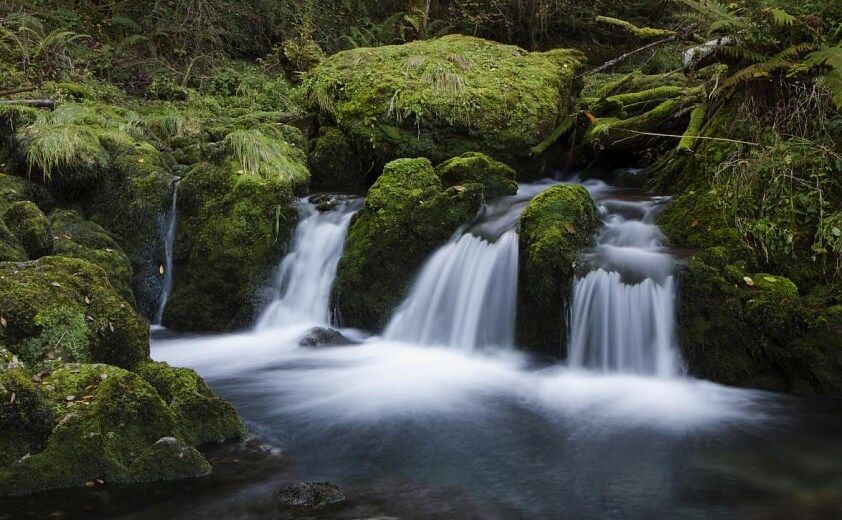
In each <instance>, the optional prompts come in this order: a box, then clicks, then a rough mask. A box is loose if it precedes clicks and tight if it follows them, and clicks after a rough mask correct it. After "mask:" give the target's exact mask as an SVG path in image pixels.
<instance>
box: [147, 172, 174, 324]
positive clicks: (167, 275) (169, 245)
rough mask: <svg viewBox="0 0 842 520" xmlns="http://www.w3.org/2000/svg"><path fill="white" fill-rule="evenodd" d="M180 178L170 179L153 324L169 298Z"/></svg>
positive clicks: (162, 312)
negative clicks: (160, 281) (160, 282)
mask: <svg viewBox="0 0 842 520" xmlns="http://www.w3.org/2000/svg"><path fill="white" fill-rule="evenodd" d="M179 181H181V179H180V178H175V179H174V180H173V181H172V187H171V189H172V202H170V210H169V212H168V213H167V220H166V224H165V226H164V282H163V283H162V284H161V294H160V295H158V305H157V307H156V309H155V317H154V318H153V320H152V324H153V325H160V324H161V322H162V321H163V319H164V309H165V308H166V307H167V301H168V300H169V299H170V294H171V293H172V286H173V247H174V245H175V232H176V230H177V229H178V211H177V208H178V183H179Z"/></svg>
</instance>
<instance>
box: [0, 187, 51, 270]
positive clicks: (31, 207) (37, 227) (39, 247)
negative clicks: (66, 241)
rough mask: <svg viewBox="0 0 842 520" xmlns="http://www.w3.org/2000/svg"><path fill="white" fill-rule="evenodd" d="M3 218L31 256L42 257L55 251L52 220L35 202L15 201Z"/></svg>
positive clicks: (34, 257) (33, 257)
mask: <svg viewBox="0 0 842 520" xmlns="http://www.w3.org/2000/svg"><path fill="white" fill-rule="evenodd" d="M3 220H4V221H5V222H6V226H8V229H9V231H11V232H12V234H13V235H14V236H15V238H16V239H17V241H18V243H19V244H20V245H21V247H23V250H24V251H26V254H27V256H28V257H29V258H32V259H36V258H41V257H42V256H46V255H49V254H50V253H51V252H52V251H53V233H52V230H51V229H50V221H49V219H47V217H45V216H44V214H43V213H41V210H40V209H38V206H36V205H35V203H33V202H30V201H28V200H25V201H20V202H13V203H12V204H10V205H9V207H8V208H7V209H6V212H5V213H4V214H3Z"/></svg>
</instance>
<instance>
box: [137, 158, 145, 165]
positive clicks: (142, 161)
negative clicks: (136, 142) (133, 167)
mask: <svg viewBox="0 0 842 520" xmlns="http://www.w3.org/2000/svg"><path fill="white" fill-rule="evenodd" d="M137 162H139V163H140V164H143V163H145V162H146V160H145V159H144V158H143V157H141V158H140V159H138V160H137Z"/></svg>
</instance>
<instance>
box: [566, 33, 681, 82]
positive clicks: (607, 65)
mask: <svg viewBox="0 0 842 520" xmlns="http://www.w3.org/2000/svg"><path fill="white" fill-rule="evenodd" d="M677 39H678V35H677V34H673V35H672V36H670V37H668V38H664V39H662V40H658V41H656V42H652V43H648V44H646V45H644V46H643V47H640V48H638V49H635V50H633V51H629V52H627V53H625V54H623V55H621V56H617V57H616V58H614V59H613V60H609V61H606V62H605V63H603V64H602V65H600V66H599V67H597V68H595V69H591V70H589V71H587V72H583V73H581V74H579V75H578V76H576V77H577V78H581V77H582V76H587V75H588V74H596V73H597V72H602V71H604V70H607V69H610V68H611V67H613V66H614V65H617V64H620V63H622V62H624V61H626V60H627V59H628V58H630V57H632V56H634V55H635V54H637V53H639V52H643V51H645V50H647V49H651V48H652V47H657V46H659V45H663V44H665V43H670V42H674V41H675V40H677Z"/></svg>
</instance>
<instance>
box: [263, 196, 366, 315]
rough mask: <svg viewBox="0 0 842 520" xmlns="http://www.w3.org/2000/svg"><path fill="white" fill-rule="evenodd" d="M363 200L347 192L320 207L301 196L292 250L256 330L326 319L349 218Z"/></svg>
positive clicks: (284, 260) (281, 267)
mask: <svg viewBox="0 0 842 520" xmlns="http://www.w3.org/2000/svg"><path fill="white" fill-rule="evenodd" d="M361 206H362V199H359V198H347V199H342V200H340V201H339V203H338V205H337V207H336V208H335V209H332V210H329V211H319V210H318V209H317V208H316V206H315V205H314V204H313V203H311V202H309V201H305V200H302V201H299V208H300V211H301V220H300V222H299V223H298V226H296V228H295V235H294V236H293V239H292V244H291V246H290V252H289V254H287V255H286V256H285V257H284V258H283V260H282V261H281V264H280V266H279V267H278V271H277V274H276V277H275V283H274V285H273V288H272V293H273V297H272V299H271V302H270V303H269V305H268V306H267V307H266V309H265V310H264V311H263V313H262V314H261V315H260V318H259V319H258V321H257V326H256V328H257V329H258V330H260V329H268V328H276V327H282V326H285V325H293V324H299V323H315V324H323V325H324V324H328V323H329V322H330V310H329V303H330V290H331V287H332V285H333V280H334V278H335V277H336V267H337V265H338V264H339V258H340V256H342V249H343V246H344V245H345V235H346V234H347V232H348V226H349V225H350V224H351V218H352V217H353V216H354V213H356V212H357V211H358V210H359V209H360V207H361Z"/></svg>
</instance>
